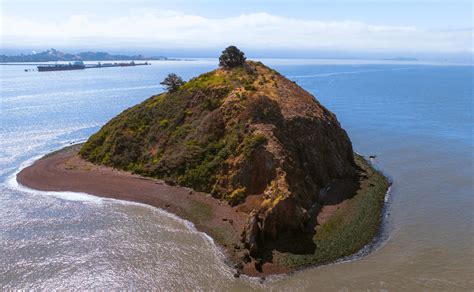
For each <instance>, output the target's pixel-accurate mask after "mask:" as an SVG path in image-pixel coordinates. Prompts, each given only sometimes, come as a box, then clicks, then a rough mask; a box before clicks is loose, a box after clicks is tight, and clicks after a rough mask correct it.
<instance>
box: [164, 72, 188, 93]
mask: <svg viewBox="0 0 474 292" xmlns="http://www.w3.org/2000/svg"><path fill="white" fill-rule="evenodd" d="M184 83H185V82H184V81H183V78H181V77H179V76H178V75H176V74H174V73H170V74H168V76H166V78H165V79H164V80H163V81H162V82H160V84H161V85H163V86H164V87H165V88H166V90H167V91H169V92H174V91H176V90H178V88H179V87H180V86H181V85H184Z"/></svg>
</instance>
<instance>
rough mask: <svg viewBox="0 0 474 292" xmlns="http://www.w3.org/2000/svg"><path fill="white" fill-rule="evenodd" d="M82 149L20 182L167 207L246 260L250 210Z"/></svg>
mask: <svg viewBox="0 0 474 292" xmlns="http://www.w3.org/2000/svg"><path fill="white" fill-rule="evenodd" d="M77 151H78V147H72V148H69V149H66V150H63V151H58V152H56V153H53V154H50V155H48V156H46V157H44V158H42V159H40V160H38V161H36V162H35V163H34V164H33V165H31V166H29V167H27V168H25V169H23V170H22V171H21V172H20V173H19V174H18V175H17V180H18V182H19V183H20V184H22V185H24V186H27V187H29V188H33V189H37V190H42V191H72V192H84V193H88V194H92V195H95V196H99V197H105V198H113V199H119V200H125V201H133V202H138V203H143V204H147V205H151V206H155V207H158V208H161V209H164V210H167V211H169V212H172V213H174V214H176V215H178V216H180V217H181V218H184V219H186V220H189V221H191V222H193V223H194V224H195V226H196V228H197V229H198V230H200V231H203V232H206V233H207V234H209V235H210V236H212V237H213V238H214V239H215V240H216V242H217V243H218V244H219V245H220V246H221V247H223V248H224V252H225V253H226V254H227V256H229V258H230V260H231V262H234V263H236V262H240V258H241V257H242V256H243V253H244V249H243V247H242V244H241V242H240V235H241V232H242V230H243V228H244V224H245V220H246V218H247V214H245V213H244V212H241V211H239V210H237V209H236V208H232V207H231V206H230V205H228V204H226V203H223V202H221V201H219V200H217V199H215V198H213V197H211V196H210V195H208V194H204V193H198V192H195V191H192V190H190V189H188V188H183V187H179V186H170V185H167V184H166V183H164V182H163V181H161V180H155V179H151V178H145V177H141V176H138V175H134V174H131V173H128V172H125V171H120V170H116V169H113V168H110V167H105V166H98V165H94V164H92V163H90V162H87V161H85V160H84V159H82V158H80V157H79V155H78V154H77ZM288 271H289V270H288V268H285V267H280V266H276V265H273V264H271V263H266V264H265V265H264V268H263V271H262V272H259V271H257V270H256V269H255V263H254V262H253V261H252V262H250V263H247V264H245V266H244V268H243V269H242V272H243V273H244V274H247V275H251V276H265V275H270V274H275V273H286V272H288Z"/></svg>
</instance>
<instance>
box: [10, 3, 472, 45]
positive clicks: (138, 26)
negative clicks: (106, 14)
mask: <svg viewBox="0 0 474 292" xmlns="http://www.w3.org/2000/svg"><path fill="white" fill-rule="evenodd" d="M1 22H2V29H1V38H2V42H4V43H9V44H12V45H14V42H16V41H18V40H22V42H23V43H29V44H34V43H35V42H39V43H44V41H45V40H48V41H52V42H55V43H56V44H58V43H59V44H63V45H74V44H80V43H83V42H84V41H87V42H89V43H91V44H94V43H97V44H99V43H100V44H101V45H107V44H108V45H111V46H113V45H120V44H135V45H143V46H147V47H156V48H215V47H222V46H225V45H227V44H230V43H232V44H236V45H239V46H242V47H248V48H257V49H265V48H275V49H302V50H313V49H314V50H318V49H319V50H321V49H322V50H349V51H354V50H355V51H357V50H360V51H409V52H473V47H472V46H473V45H472V44H473V34H472V33H473V30H472V28H467V29H459V30H422V29H418V28H416V27H410V26H386V25H374V24H368V23H364V22H360V21H352V20H346V21H319V20H311V19H309V20H308V19H296V18H289V17H281V16H277V15H272V14H268V13H264V12H261V13H251V14H242V15H239V16H234V17H226V18H206V17H202V16H199V15H191V14H183V13H179V12H176V11H156V10H145V9H141V10H137V11H135V12H132V13H130V14H129V15H126V16H122V17H117V18H113V19H101V18H97V19H95V18H94V17H91V16H88V15H71V16H69V17H68V18H67V19H66V20H61V21H54V20H52V21H51V20H46V21H39V20H30V19H25V18H19V17H9V16H4V17H3V19H2V20H1Z"/></svg>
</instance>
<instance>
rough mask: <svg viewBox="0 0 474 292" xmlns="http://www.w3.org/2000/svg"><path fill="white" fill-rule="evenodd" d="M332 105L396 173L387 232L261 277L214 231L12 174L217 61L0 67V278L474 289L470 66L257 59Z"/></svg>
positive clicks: (101, 284)
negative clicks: (239, 266)
mask: <svg viewBox="0 0 474 292" xmlns="http://www.w3.org/2000/svg"><path fill="white" fill-rule="evenodd" d="M264 62H265V63H266V64H268V65H271V66H272V67H274V68H275V69H277V70H279V71H280V72H281V73H282V74H284V75H286V76H287V77H289V78H290V79H292V80H295V81H296V82H297V83H298V84H300V85H301V86H303V87H304V88H305V89H307V90H308V91H310V92H311V93H313V94H315V95H316V96H317V97H318V99H319V100H320V101H321V102H322V103H323V104H324V105H326V106H327V107H328V108H329V109H330V110H332V111H333V112H335V113H336V115H337V116H338V118H339V120H340V122H341V123H342V125H343V127H344V128H345V129H346V130H347V131H348V133H349V136H350V137H351V139H352V142H353V145H354V148H355V150H356V151H358V152H360V153H363V154H366V155H369V154H375V155H377V159H376V164H377V167H379V168H380V169H382V170H383V171H384V172H385V173H386V174H388V175H389V176H390V177H391V178H392V179H393V181H394V185H393V188H392V196H391V203H390V207H389V214H390V216H389V220H388V224H389V225H390V230H391V233H390V238H389V240H388V241H387V242H386V243H385V244H384V245H383V246H382V247H381V248H380V249H378V250H377V251H376V252H375V253H373V254H371V255H370V256H368V257H365V258H363V259H359V260H356V261H352V262H347V263H341V264H336V265H329V266H324V267H320V268H315V269H314V268H313V269H308V270H305V271H301V272H298V273H296V274H295V275H292V276H291V277H282V278H276V279H270V280H267V281H265V283H263V284H262V283H259V281H258V280H253V279H246V278H240V279H234V277H233V276H232V270H231V269H229V268H228V267H227V266H226V265H225V264H224V262H223V256H222V254H221V253H220V251H219V250H218V249H217V248H216V247H215V246H214V245H213V244H212V242H211V241H210V240H209V239H208V238H207V237H206V236H205V235H204V234H202V233H199V232H197V231H196V230H195V229H194V228H193V227H192V226H191V225H189V224H187V223H186V222H184V221H182V220H180V219H178V218H176V217H174V216H172V215H170V214H167V213H165V212H163V211H161V210H158V209H154V208H151V207H146V206H142V205H138V204H128V203H122V202H118V201H111V200H102V199H98V198H95V197H91V196H87V195H85V194H72V193H69V194H68V193H44V192H35V191H31V190H27V189H24V188H22V187H21V186H17V185H16V183H15V182H16V180H15V173H16V172H17V171H18V170H19V169H20V168H22V167H24V166H25V165H27V164H28V163H31V162H32V161H33V160H34V159H36V158H37V157H38V156H40V155H42V154H45V153H47V152H50V151H51V150H54V149H58V148H60V147H62V146H64V145H68V144H69V143H71V142H77V141H82V140H85V139H86V138H87V137H88V136H89V135H91V134H92V133H94V132H95V131H97V130H98V129H99V127H100V126H101V125H103V124H104V123H105V122H106V121H108V120H109V119H110V118H112V117H113V116H115V115H116V114H118V113H119V112H121V111H122V110H124V109H126V108H127V107H130V106H132V105H134V104H136V103H138V102H140V101H142V100H144V99H146V98H147V97H149V96H150V95H152V94H155V93H157V92H160V91H161V88H160V87H159V86H158V85H157V84H158V82H159V81H160V80H162V79H163V78H164V76H165V75H166V74H167V73H169V72H176V73H178V74H179V75H181V76H183V77H184V78H186V79H188V78H190V77H192V76H195V75H196V74H198V73H202V72H206V71H208V70H211V69H213V68H215V67H216V62H215V61H210V60H199V61H186V62H155V63H154V64H153V65H152V66H143V67H135V68H106V69H91V70H83V71H76V72H67V71H64V72H47V73H38V72H24V71H23V70H24V69H25V66H0V70H1V84H0V85H1V89H0V90H1V100H0V110H1V115H0V122H1V123H0V287H3V288H44V289H50V288H83V289H84V288H89V289H90V288H137V289H138V288H160V289H172V290H180V291H183V290H191V289H202V290H211V289H212V290H245V289H256V290H259V289H265V290H266V289H274V290H280V289H281V290H288V291H295V290H315V289H323V290H346V289H349V290H362V289H363V290H367V289H373V290H379V289H388V290H401V289H407V290H412V289H416V290H422V289H424V290H435V289H442V290H445V289H449V290H472V289H474V281H473V280H472V279H473V275H474V248H473V246H474V227H473V226H474V220H473V197H472V196H473V193H474V192H473V177H474V169H473V132H472V131H473V120H472V113H473V95H472V87H473V67H472V66H436V65H414V64H410V63H399V64H364V62H357V63H356V62H353V63H351V62H350V61H346V62H334V63H338V64H334V63H333V64H331V62H327V61H325V62H316V61H304V60H292V61H288V60H264Z"/></svg>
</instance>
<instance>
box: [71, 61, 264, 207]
mask: <svg viewBox="0 0 474 292" xmlns="http://www.w3.org/2000/svg"><path fill="white" fill-rule="evenodd" d="M256 77H257V76H256V74H255V72H253V71H251V70H248V69H245V68H236V69H233V70H229V71H226V70H215V71H212V72H209V73H205V74H202V75H200V76H198V77H196V78H194V79H192V80H190V81H189V82H187V83H186V84H185V85H184V86H182V87H181V88H180V89H179V90H178V91H176V92H173V93H164V94H160V95H156V96H153V97H151V98H149V99H147V100H146V101H144V102H142V103H141V104H139V105H137V106H134V107H132V108H130V109H128V110H126V111H124V112H122V113H121V114H120V115H118V116H117V117H115V118H114V119H112V120H111V121H110V122H108V123H107V124H106V125H105V126H104V127H102V129H101V130H100V131H99V132H98V133H96V134H94V135H93V136H91V138H90V139H89V140H88V141H87V143H85V145H84V146H83V148H82V149H81V151H80V154H81V156H82V157H83V158H85V159H87V160H89V161H91V162H94V163H98V164H103V165H107V166H112V167H115V168H119V169H123V170H127V171H132V172H134V173H138V174H141V175H144V176H151V177H155V178H161V179H168V180H173V181H175V182H177V183H178V184H179V185H182V186H187V187H191V188H193V189H195V190H197V191H203V192H207V193H211V192H212V191H213V186H214V184H215V182H216V180H217V178H218V176H219V175H220V173H221V172H222V168H223V167H224V165H225V161H226V160H227V159H232V157H238V156H241V155H248V152H251V151H252V150H253V149H254V148H255V147H258V146H259V145H260V144H261V143H264V142H265V141H263V140H262V139H261V137H258V136H255V137H254V135H253V133H252V131H251V130H249V129H248V127H246V126H245V124H246V123H247V122H249V121H241V120H239V119H238V116H239V114H240V112H239V111H240V110H241V109H242V108H245V107H244V106H242V104H244V103H245V102H246V100H247V97H248V96H249V95H250V94H251V93H252V92H254V91H255V87H254V86H253V85H252V84H254V83H255V82H256ZM229 95H232V96H233V99H234V101H235V104H236V106H233V107H228V108H227V110H226V111H225V113H223V112H224V111H222V110H221V111H219V110H217V109H218V108H219V107H221V106H222V103H223V102H224V100H226V99H228V96H229ZM222 195H223V196H224V195H225V196H226V198H227V199H228V200H233V199H235V198H233V197H232V194H222ZM243 198H245V196H243ZM237 199H238V198H237Z"/></svg>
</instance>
